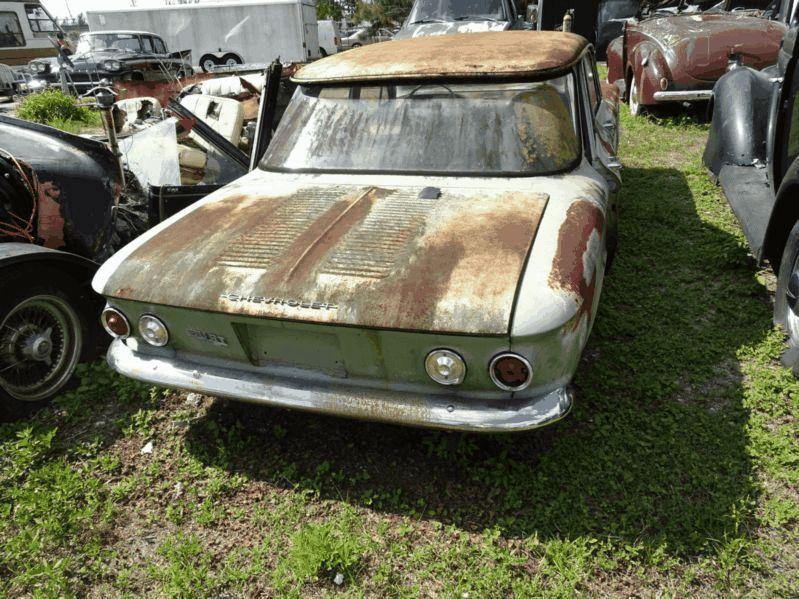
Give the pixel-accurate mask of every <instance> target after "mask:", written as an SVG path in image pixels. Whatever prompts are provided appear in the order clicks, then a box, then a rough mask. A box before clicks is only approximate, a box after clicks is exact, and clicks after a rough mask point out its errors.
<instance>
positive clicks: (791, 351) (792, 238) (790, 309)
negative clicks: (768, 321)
mask: <svg viewBox="0 0 799 599" xmlns="http://www.w3.org/2000/svg"><path fill="white" fill-rule="evenodd" d="M798 313H799V222H796V223H794V225H793V228H792V229H791V232H790V233H789V234H788V240H787V242H786V243H785V249H784V250H783V253H782V260H780V269H779V272H778V273H777V292H776V296H775V298H774V322H776V323H778V324H781V325H782V327H783V328H784V329H785V332H786V334H787V335H788V351H787V352H786V353H785V355H784V356H783V362H784V363H785V365H786V366H788V367H790V368H791V369H792V370H793V373H794V374H795V375H797V376H799V359H798V358H799V314H798Z"/></svg>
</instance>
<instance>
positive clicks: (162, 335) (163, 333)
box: [139, 314, 169, 347]
mask: <svg viewBox="0 0 799 599" xmlns="http://www.w3.org/2000/svg"><path fill="white" fill-rule="evenodd" d="M139 335H141V337H142V339H144V340H145V341H146V342H147V343H149V344H150V345H155V346H156V347H163V346H164V345H166V344H167V343H169V331H168V330H167V328H166V325H165V324H164V323H163V322H161V321H160V320H158V319H157V318H156V317H155V316H153V315H152V314H145V315H144V316H142V317H141V318H140V319H139Z"/></svg>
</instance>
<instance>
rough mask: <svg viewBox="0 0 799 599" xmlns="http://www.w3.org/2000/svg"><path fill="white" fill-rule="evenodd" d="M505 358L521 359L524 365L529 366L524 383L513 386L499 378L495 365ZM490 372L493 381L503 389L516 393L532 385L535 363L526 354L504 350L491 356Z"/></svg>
mask: <svg viewBox="0 0 799 599" xmlns="http://www.w3.org/2000/svg"><path fill="white" fill-rule="evenodd" d="M503 358H513V359H515V360H519V361H520V362H521V363H522V364H523V365H524V367H525V368H527V379H526V380H525V381H524V383H522V384H521V385H518V386H516V387H511V386H510V385H508V384H507V383H503V382H502V381H501V380H499V377H497V374H496V372H495V371H494V369H495V367H496V365H497V362H499V361H500V360H502V359H503ZM488 374H489V376H490V377H491V380H492V381H493V383H494V384H495V385H496V386H497V387H499V388H500V389H502V390H503V391H511V392H513V393H515V392H518V391H523V390H525V389H527V387H529V386H530V383H531V382H532V380H533V365H532V364H530V360H528V359H527V358H525V357H524V356H521V355H519V354H516V353H513V352H502V353H501V354H497V355H496V356H494V357H493V358H491V362H490V363H489V365H488Z"/></svg>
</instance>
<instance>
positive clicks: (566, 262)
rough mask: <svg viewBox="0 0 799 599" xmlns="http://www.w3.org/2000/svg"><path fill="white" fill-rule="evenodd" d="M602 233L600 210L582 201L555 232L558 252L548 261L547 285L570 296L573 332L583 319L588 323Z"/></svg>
mask: <svg viewBox="0 0 799 599" xmlns="http://www.w3.org/2000/svg"><path fill="white" fill-rule="evenodd" d="M604 229H605V216H604V214H603V213H602V210H601V209H600V208H599V206H597V205H596V204H594V203H593V202H589V201H586V200H578V201H576V202H574V203H573V204H572V205H571V206H569V209H568V211H567V212H566V220H564V221H563V224H562V225H561V227H560V231H559V232H558V248H557V251H556V253H555V257H554V259H553V260H552V270H551V271H550V273H549V284H550V286H551V287H553V288H555V289H560V290H562V291H565V292H567V293H569V294H571V295H573V296H574V298H575V300H576V301H577V304H578V306H579V310H578V312H577V317H576V318H575V319H574V327H575V328H576V327H577V326H578V325H579V323H580V321H581V320H582V318H583V316H584V315H585V316H587V317H588V319H589V320H590V319H591V313H592V310H593V307H594V296H595V294H596V282H597V273H596V272H595V270H596V269H595V266H596V264H597V252H599V251H601V247H602V236H603V235H604Z"/></svg>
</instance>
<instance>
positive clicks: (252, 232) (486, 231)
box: [95, 172, 548, 335]
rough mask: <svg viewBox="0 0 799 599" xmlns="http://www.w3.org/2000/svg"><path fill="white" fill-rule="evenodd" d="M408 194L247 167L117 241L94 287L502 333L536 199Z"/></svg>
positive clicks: (257, 310)
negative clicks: (164, 219) (276, 175)
mask: <svg viewBox="0 0 799 599" xmlns="http://www.w3.org/2000/svg"><path fill="white" fill-rule="evenodd" d="M311 181H313V180H311ZM421 190H422V188H421V187H392V188H388V187H380V186H368V185H335V186H331V185H322V184H318V185H309V184H308V180H306V182H305V183H300V182H298V181H297V180H293V182H284V183H282V184H281V183H279V182H278V181H276V180H274V179H270V178H269V174H267V173H262V172H260V173H253V174H252V175H250V176H248V177H245V178H244V179H242V180H239V181H237V182H236V183H235V184H233V185H230V186H227V187H226V188H223V189H222V190H220V191H218V192H216V193H215V194H212V195H211V196H209V197H208V198H206V200H203V201H202V202H201V203H200V204H199V205H197V206H196V207H193V208H190V209H189V210H188V211H186V212H184V213H181V214H179V215H177V217H176V218H175V219H174V220H173V221H169V222H168V225H169V226H166V227H161V228H159V229H156V230H155V231H154V232H151V233H150V234H147V235H145V236H144V237H143V238H140V240H138V241H136V242H134V244H132V245H131V246H128V247H127V248H125V249H124V250H123V251H122V255H123V256H125V257H124V259H122V260H121V262H120V261H117V260H114V259H112V261H111V262H110V263H108V264H106V266H105V267H104V271H101V272H102V273H103V274H101V275H100V276H98V278H97V279H95V288H96V289H98V291H102V293H103V294H104V295H106V296H111V297H117V298H125V299H133V300H138V301H142V302H148V303H153V304H162V305H170V306H180V307H190V308H195V309H199V310H209V311H214V312H227V313H231V314H247V315H255V316H263V317H269V318H282V319H288V320H300V321H310V322H326V323H335V324H343V325H355V326H362V327H369V328H390V329H407V330H423V331H435V332H449V333H472V334H484V335H505V334H508V333H509V327H510V320H511V314H512V310H513V305H514V301H515V296H516V291H517V288H518V286H519V280H520V278H521V276H522V273H523V270H524V266H525V262H526V259H527V256H528V253H529V251H530V248H531V246H532V243H533V239H534V237H535V234H536V231H537V229H538V225H539V221H540V219H541V217H542V214H543V212H544V209H545V207H546V204H547V200H548V196H547V195H546V194H545V193H532V192H530V193H520V192H502V191H497V190H495V189H476V190H475V189H468V191H467V190H464V189H463V188H461V189H451V190H447V189H443V190H442V193H441V196H440V197H439V198H437V199H420V198H419V197H418V196H419V194H420V191H421ZM112 263H113V265H112ZM109 271H110V272H109ZM98 280H102V281H101V282H100V283H98Z"/></svg>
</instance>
